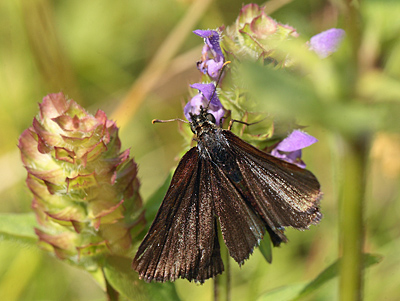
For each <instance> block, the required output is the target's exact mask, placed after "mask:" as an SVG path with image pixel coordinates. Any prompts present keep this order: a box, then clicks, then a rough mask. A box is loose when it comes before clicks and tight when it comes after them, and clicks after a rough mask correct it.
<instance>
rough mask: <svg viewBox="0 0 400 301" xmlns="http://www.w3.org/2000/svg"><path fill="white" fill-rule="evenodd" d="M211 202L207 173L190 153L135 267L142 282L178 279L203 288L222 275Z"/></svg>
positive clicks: (138, 256) (177, 173) (138, 253)
mask: <svg viewBox="0 0 400 301" xmlns="http://www.w3.org/2000/svg"><path fill="white" fill-rule="evenodd" d="M211 196H212V191H211V184H210V177H209V176H208V171H207V169H204V168H202V160H198V154H197V151H196V148H193V149H191V150H190V151H189V152H188V153H186V155H185V156H184V157H183V158H182V160H181V162H180V163H179V166H178V167H177V169H176V172H175V174H174V176H173V178H172V182H171V185H170V188H169V189H168V192H167V194H166V196H165V198H164V200H163V202H162V204H161V207H160V209H159V211H158V213H157V216H156V218H155V220H154V222H153V224H152V225H151V227H150V229H149V232H148V233H147V235H146V236H145V238H144V240H143V242H142V244H141V245H140V247H139V249H138V252H137V254H136V256H135V259H134V261H133V268H134V269H135V270H136V271H138V273H139V276H140V277H141V278H142V279H144V280H146V281H151V280H153V279H154V280H156V281H162V282H164V281H168V280H169V281H174V280H175V279H177V278H179V277H181V278H186V279H188V280H195V281H199V282H204V280H205V279H208V278H210V277H213V276H214V275H217V274H220V273H222V271H223V264H222V260H221V257H220V248H219V243H218V237H217V227H216V217H215V214H214V208H213V203H212V199H211Z"/></svg>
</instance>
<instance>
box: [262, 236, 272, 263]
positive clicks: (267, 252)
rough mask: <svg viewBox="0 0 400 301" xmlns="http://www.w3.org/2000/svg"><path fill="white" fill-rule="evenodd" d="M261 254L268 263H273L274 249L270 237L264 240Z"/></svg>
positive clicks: (265, 237)
mask: <svg viewBox="0 0 400 301" xmlns="http://www.w3.org/2000/svg"><path fill="white" fill-rule="evenodd" d="M259 248H260V252H261V254H262V255H263V256H264V258H265V260H266V261H267V262H268V263H271V262H272V248H271V241H270V239H269V236H268V235H266V236H264V239H263V240H262V241H261V242H260V247H259Z"/></svg>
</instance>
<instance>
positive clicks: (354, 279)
mask: <svg viewBox="0 0 400 301" xmlns="http://www.w3.org/2000/svg"><path fill="white" fill-rule="evenodd" d="M342 146H343V153H342V158H341V165H342V166H341V172H342V175H341V198H340V225H339V229H340V251H341V254H342V260H341V264H340V282H339V294H340V300H342V301H347V300H348V301H350V300H351V301H353V300H362V295H363V293H362V292H363V245H364V194H365V181H366V174H367V155H368V140H367V139H365V137H362V138H361V139H354V137H353V138H350V139H346V138H344V139H343V140H342Z"/></svg>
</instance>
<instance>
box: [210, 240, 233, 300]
mask: <svg viewBox="0 0 400 301" xmlns="http://www.w3.org/2000/svg"><path fill="white" fill-rule="evenodd" d="M218 238H219V244H220V246H221V257H222V261H223V262H224V267H225V271H224V272H223V273H222V274H221V275H218V276H217V277H215V278H214V301H220V300H225V301H229V300H231V267H230V262H229V261H230V257H229V252H228V249H227V248H226V247H225V243H224V240H223V238H222V235H221V233H219V237H218Z"/></svg>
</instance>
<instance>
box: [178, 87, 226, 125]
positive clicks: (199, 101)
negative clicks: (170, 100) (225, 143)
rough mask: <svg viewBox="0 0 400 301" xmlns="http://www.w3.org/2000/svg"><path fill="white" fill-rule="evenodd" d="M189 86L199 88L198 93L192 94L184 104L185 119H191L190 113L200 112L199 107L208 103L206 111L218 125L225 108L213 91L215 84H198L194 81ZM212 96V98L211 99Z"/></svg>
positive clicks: (204, 106)
mask: <svg viewBox="0 0 400 301" xmlns="http://www.w3.org/2000/svg"><path fill="white" fill-rule="evenodd" d="M190 87H192V88H194V89H198V90H199V94H197V95H196V96H194V97H193V98H192V99H191V100H190V101H189V102H188V103H187V104H186V106H185V108H184V110H183V111H184V114H185V117H186V119H187V120H189V121H191V118H190V114H189V113H192V114H196V115H198V114H200V107H203V108H206V107H207V105H208V112H209V113H211V114H213V115H214V117H215V120H216V124H217V125H219V123H220V120H221V119H222V117H223V116H224V114H225V110H224V108H223V107H222V104H221V102H220V101H219V98H218V95H217V93H216V92H215V85H214V84H213V83H209V84H200V83H196V84H193V85H191V86H190ZM211 97H212V99H211ZM210 99H211V100H210Z"/></svg>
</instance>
